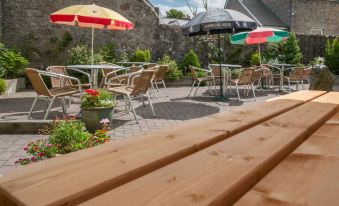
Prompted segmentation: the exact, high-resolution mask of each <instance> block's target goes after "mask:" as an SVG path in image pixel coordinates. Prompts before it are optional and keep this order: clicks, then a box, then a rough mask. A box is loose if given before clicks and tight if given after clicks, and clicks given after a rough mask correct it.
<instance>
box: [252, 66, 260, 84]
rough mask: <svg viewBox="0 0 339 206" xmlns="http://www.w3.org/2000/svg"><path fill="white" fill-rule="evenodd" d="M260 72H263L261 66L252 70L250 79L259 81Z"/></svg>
mask: <svg viewBox="0 0 339 206" xmlns="http://www.w3.org/2000/svg"><path fill="white" fill-rule="evenodd" d="M262 73H263V69H262V68H259V69H256V70H254V71H253V74H252V77H251V80H252V81H259V80H260V79H261V77H262Z"/></svg>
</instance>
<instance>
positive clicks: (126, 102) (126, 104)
mask: <svg viewBox="0 0 339 206" xmlns="http://www.w3.org/2000/svg"><path fill="white" fill-rule="evenodd" d="M124 100H125V112H126V113H127V114H128V113H129V109H128V104H129V102H128V101H127V97H126V96H125V95H124Z"/></svg>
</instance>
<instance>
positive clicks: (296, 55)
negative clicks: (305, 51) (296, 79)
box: [281, 33, 303, 64]
mask: <svg viewBox="0 0 339 206" xmlns="http://www.w3.org/2000/svg"><path fill="white" fill-rule="evenodd" d="M281 51H282V54H283V55H282V58H281V60H282V61H283V62H285V63H287V64H300V63H301V59H302V58H303V55H302V53H301V51H300V47H299V40H298V39H297V37H296V35H295V34H294V33H291V34H290V36H289V37H288V39H287V40H286V41H285V42H283V43H282V47H281Z"/></svg>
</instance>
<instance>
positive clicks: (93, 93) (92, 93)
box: [85, 89, 99, 96]
mask: <svg viewBox="0 0 339 206" xmlns="http://www.w3.org/2000/svg"><path fill="white" fill-rule="evenodd" d="M85 92H86V93H87V94H89V95H91V96H99V92H98V91H96V90H94V89H86V90H85Z"/></svg>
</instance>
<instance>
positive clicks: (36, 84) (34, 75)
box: [25, 68, 52, 97]
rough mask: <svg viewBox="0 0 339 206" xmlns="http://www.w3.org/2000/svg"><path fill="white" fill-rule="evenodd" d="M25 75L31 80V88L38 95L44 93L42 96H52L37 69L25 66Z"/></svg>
mask: <svg viewBox="0 0 339 206" xmlns="http://www.w3.org/2000/svg"><path fill="white" fill-rule="evenodd" d="M25 72H26V75H27V76H28V78H29V81H30V82H31V84H32V86H33V89H34V90H35V92H36V93H37V94H38V95H44V96H48V97H50V96H52V95H51V93H50V92H49V89H48V88H47V86H46V84H45V82H44V80H43V79H42V77H41V75H40V74H39V72H38V70H36V69H33V68H26V69H25Z"/></svg>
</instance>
